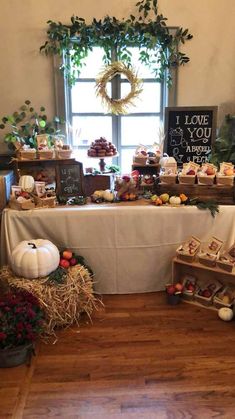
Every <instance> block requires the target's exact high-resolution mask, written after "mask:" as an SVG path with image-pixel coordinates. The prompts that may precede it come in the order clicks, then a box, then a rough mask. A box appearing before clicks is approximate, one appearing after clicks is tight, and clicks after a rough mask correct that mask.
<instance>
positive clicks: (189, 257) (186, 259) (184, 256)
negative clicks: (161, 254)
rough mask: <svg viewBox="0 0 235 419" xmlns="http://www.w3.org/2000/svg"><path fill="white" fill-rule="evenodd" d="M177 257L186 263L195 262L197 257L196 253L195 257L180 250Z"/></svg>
mask: <svg viewBox="0 0 235 419" xmlns="http://www.w3.org/2000/svg"><path fill="white" fill-rule="evenodd" d="M176 256H177V258H178V259H181V260H183V261H184V262H189V263H191V262H193V261H194V260H195V257H196V253H194V254H193V255H189V254H187V253H181V252H179V251H178V250H176Z"/></svg>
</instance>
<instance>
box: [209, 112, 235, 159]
mask: <svg viewBox="0 0 235 419" xmlns="http://www.w3.org/2000/svg"><path fill="white" fill-rule="evenodd" d="M210 160H211V162H212V163H213V164H215V165H217V166H218V167H219V165H220V163H222V162H232V163H233V164H235V115H230V114H228V115H225V118H224V121H223V123H222V125H221V127H220V128H219V131H218V136H217V138H216V140H215V142H214V146H213V148H212V155H211V159H210Z"/></svg>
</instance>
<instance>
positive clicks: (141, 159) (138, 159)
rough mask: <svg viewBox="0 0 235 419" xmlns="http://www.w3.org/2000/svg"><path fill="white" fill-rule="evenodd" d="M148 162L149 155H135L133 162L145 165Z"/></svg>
mask: <svg viewBox="0 0 235 419" xmlns="http://www.w3.org/2000/svg"><path fill="white" fill-rule="evenodd" d="M146 162H147V156H146V157H145V156H143V157H138V156H134V157H133V163H137V164H140V165H143V166H145V165H146Z"/></svg>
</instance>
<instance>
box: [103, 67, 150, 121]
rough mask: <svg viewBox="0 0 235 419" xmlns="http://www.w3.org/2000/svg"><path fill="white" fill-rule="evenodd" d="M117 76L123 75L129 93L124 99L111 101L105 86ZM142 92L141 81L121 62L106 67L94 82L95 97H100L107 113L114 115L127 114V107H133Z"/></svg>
mask: <svg viewBox="0 0 235 419" xmlns="http://www.w3.org/2000/svg"><path fill="white" fill-rule="evenodd" d="M118 74H124V75H125V76H126V78H127V80H128V81H129V82H130V85H131V91H130V92H129V93H128V95H126V96H125V97H124V98H121V99H112V98H110V97H109V95H108V93H107V89H106V86H107V83H108V82H109V81H110V80H112V79H113V78H114V77H115V76H117V75H118ZM142 90H143V89H142V80H140V79H139V78H138V77H137V74H136V73H135V72H134V71H133V69H131V68H128V67H127V66H126V65H125V64H124V63H122V62H121V61H115V62H113V63H112V64H110V65H108V66H106V67H105V68H104V70H103V71H102V72H101V73H100V74H99V75H98V78H97V80H96V95H97V96H100V97H101V99H102V103H104V105H105V106H106V108H107V111H108V112H111V113H112V114H115V115H119V114H125V113H127V111H128V107H129V106H130V105H134V100H135V99H136V98H137V97H138V96H139V94H140V93H141V92H142Z"/></svg>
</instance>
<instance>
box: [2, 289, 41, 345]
mask: <svg viewBox="0 0 235 419" xmlns="http://www.w3.org/2000/svg"><path fill="white" fill-rule="evenodd" d="M43 329H44V312H43V310H42V309H41V307H40V305H39V302H38V300H37V298H36V297H34V296H33V295H31V294H29V293H27V292H23V291H10V292H8V293H7V294H4V295H3V296H1V297H0V349H10V348H13V347H17V346H20V345H25V344H29V343H33V342H34V341H35V340H36V338H37V337H38V336H39V335H40V334H41V333H42V332H43Z"/></svg>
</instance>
